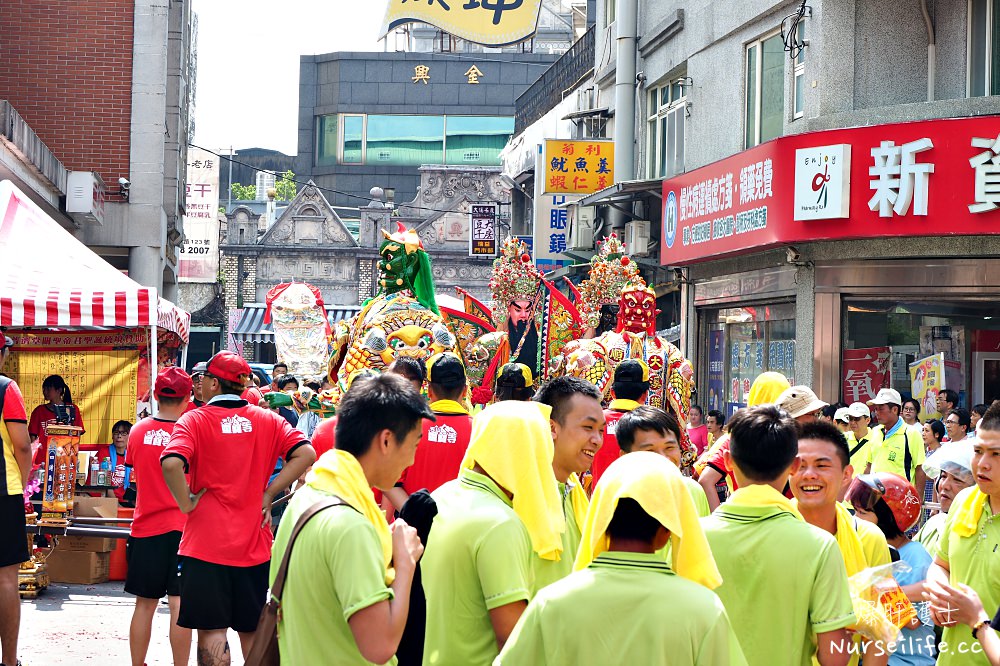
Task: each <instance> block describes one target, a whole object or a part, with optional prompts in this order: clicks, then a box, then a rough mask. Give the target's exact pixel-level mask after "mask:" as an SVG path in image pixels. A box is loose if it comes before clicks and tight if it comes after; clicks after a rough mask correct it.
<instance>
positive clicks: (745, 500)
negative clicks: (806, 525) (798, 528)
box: [726, 483, 805, 520]
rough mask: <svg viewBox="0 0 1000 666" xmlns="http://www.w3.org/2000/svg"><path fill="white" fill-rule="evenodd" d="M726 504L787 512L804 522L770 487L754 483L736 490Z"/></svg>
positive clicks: (782, 496)
mask: <svg viewBox="0 0 1000 666" xmlns="http://www.w3.org/2000/svg"><path fill="white" fill-rule="evenodd" d="M726 504H737V505H739V506H752V507H760V508H763V507H773V508H775V509H779V510H781V511H787V512H788V513H790V514H792V515H793V516H795V517H796V518H798V519H799V520H805V519H804V518H803V517H802V514H801V513H799V510H798V508H797V507H796V506H795V504H794V503H793V502H792V500H790V499H788V498H787V497H785V496H784V495H782V494H781V493H779V492H778V491H777V490H775V489H774V488H772V487H771V486H767V485H763V484H759V483H755V484H753V485H752V486H743V487H742V488H739V489H738V490H736V491H735V492H734V493H733V494H732V495H730V497H729V499H728V500H726Z"/></svg>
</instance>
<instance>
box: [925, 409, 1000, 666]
mask: <svg viewBox="0 0 1000 666" xmlns="http://www.w3.org/2000/svg"><path fill="white" fill-rule="evenodd" d="M976 434H977V439H976V440H975V441H974V442H973V453H972V471H973V474H974V475H975V480H976V484H975V485H974V486H972V487H969V488H966V489H965V490H963V491H961V492H960V493H959V494H958V496H957V497H955V499H954V501H953V502H952V504H951V509H950V510H949V511H948V517H947V518H945V521H944V527H943V528H942V529H941V537H940V539H939V545H938V551H937V553H936V555H935V557H934V564H932V565H931V568H930V569H929V570H928V572H927V585H928V586H931V587H932V586H934V584H935V583H945V584H950V585H951V586H952V587H955V588H957V587H958V586H959V584H962V585H968V586H969V587H971V588H972V589H973V590H975V591H976V593H977V594H978V595H979V598H980V599H981V600H982V602H983V608H985V609H987V612H990V613H992V612H994V610H995V609H996V608H997V607H998V606H1000V555H998V551H1000V518H998V516H1000V403H994V404H993V406H992V407H990V408H989V409H988V410H986V414H984V415H983V419H982V420H981V421H980V422H979V427H978V429H977V431H976ZM943 446H947V444H945V445H942V447H943ZM953 612H954V611H953V609H949V608H939V607H931V617H932V618H933V619H934V623H935V624H938V625H940V626H942V627H944V631H943V632H942V636H941V646H940V655H941V656H940V657H939V658H938V662H937V663H938V664H939V665H940V666H987V665H988V664H989V660H988V659H987V658H986V656H985V655H984V654H983V653H982V650H980V649H979V648H976V649H975V650H973V646H976V645H978V642H977V641H976V638H975V637H973V636H971V635H970V633H969V629H968V627H966V626H965V625H962V624H957V623H956V620H955V618H954V617H952V613H953Z"/></svg>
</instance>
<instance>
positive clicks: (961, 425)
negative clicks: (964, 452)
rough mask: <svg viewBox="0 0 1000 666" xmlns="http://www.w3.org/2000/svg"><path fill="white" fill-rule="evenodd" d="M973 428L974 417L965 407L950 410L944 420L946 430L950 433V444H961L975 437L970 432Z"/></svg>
mask: <svg viewBox="0 0 1000 666" xmlns="http://www.w3.org/2000/svg"><path fill="white" fill-rule="evenodd" d="M971 428H972V415H971V414H969V410H967V409H965V408H964V407H957V408H955V409H952V410H949V411H948V415H947V416H946V417H945V419H944V429H945V430H946V431H948V439H947V441H949V442H961V441H962V440H963V439H969V438H970V437H975V434H974V433H971V432H969V430H970V429H971Z"/></svg>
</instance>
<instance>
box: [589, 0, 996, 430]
mask: <svg viewBox="0 0 1000 666" xmlns="http://www.w3.org/2000/svg"><path fill="white" fill-rule="evenodd" d="M635 4H636V3H635V2H628V1H626V0H623V1H622V2H617V3H616V2H613V1H610V0H609V1H608V2H603V3H600V4H599V7H598V15H597V39H596V45H597V47H596V53H595V61H596V65H595V78H596V80H597V85H598V86H599V88H600V91H601V96H602V98H603V99H606V100H608V101H609V102H610V103H611V105H612V109H611V112H612V113H614V114H615V120H614V122H615V123H622V122H628V123H629V125H630V127H628V128H627V131H622V132H617V131H616V132H615V136H616V138H617V137H631V139H632V140H634V146H635V159H634V163H633V167H634V178H633V179H632V180H633V181H650V180H651V181H654V182H655V184H654V185H652V186H649V185H647V186H645V187H644V189H645V193H644V195H643V197H634V198H633V199H634V200H633V201H631V202H626V205H627V206H634V208H632V210H633V212H636V213H637V214H638V215H639V216H642V217H643V218H644V219H648V220H650V221H651V222H652V224H651V226H650V228H651V231H652V236H653V239H654V240H658V241H659V247H660V262H661V263H662V264H663V265H664V266H665V267H667V268H673V269H676V275H677V278H678V280H679V282H680V283H681V284H682V289H681V293H682V313H683V338H682V339H683V344H684V348H685V351H686V352H687V353H688V354H689V355H690V356H691V357H692V358H693V359H695V360H696V365H697V381H698V386H699V389H700V399H701V402H702V404H704V405H706V408H709V407H711V408H722V409H728V411H729V412H732V411H733V410H734V409H736V408H738V407H739V406H741V405H742V404H744V403H745V397H746V393H747V391H748V390H749V386H750V381H752V379H753V377H754V376H756V375H757V374H758V373H759V372H761V371H763V370H768V369H772V370H778V371H781V372H784V373H785V374H787V375H788V376H789V377H790V378H792V379H794V382H797V383H803V384H810V385H811V386H813V388H814V389H816V391H817V393H819V395H820V396H821V397H824V399H826V400H828V401H830V402H834V401H836V400H838V399H847V400H848V401H851V400H852V399H857V398H858V397H861V398H862V399H863V397H864V391H867V390H868V388H869V387H867V386H866V385H865V384H864V381H863V379H864V377H862V376H863V375H864V376H865V377H867V378H868V379H869V380H870V379H871V378H872V377H876V376H879V375H878V373H879V371H880V369H879V368H877V367H875V366H874V365H873V364H872V363H869V365H868V366H865V365H864V364H863V363H859V362H858V361H857V360H856V358H855V357H856V356H857V353H856V351H855V350H860V349H878V350H887V349H888V348H890V347H891V349H892V370H891V372H890V373H889V374H890V377H889V379H888V382H889V384H890V385H892V386H893V387H894V388H896V389H898V390H899V391H900V392H901V393H903V394H904V396H905V395H910V394H911V393H921V396H918V397H924V394H925V393H926V388H927V387H926V385H924V386H919V385H917V384H912V383H911V378H910V376H909V372H908V370H907V366H908V365H909V364H910V363H913V362H915V361H918V360H920V359H921V358H924V357H927V356H930V355H931V354H933V353H937V352H941V351H943V352H944V353H945V358H946V360H947V361H949V362H951V365H950V369H949V370H948V379H947V382H948V388H954V389H955V390H958V391H959V392H960V393H961V394H962V402H963V404H964V405H965V406H969V405H971V404H973V403H978V402H983V401H986V402H989V401H990V400H991V399H993V398H997V397H1000V383H998V382H997V381H996V377H997V376H1000V375H998V374H997V372H996V370H997V367H1000V366H994V365H993V364H995V363H1000V361H997V360H994V359H993V356H992V355H994V354H995V353H996V344H995V343H997V342H998V341H1000V330H998V329H1000V325H998V324H997V323H995V322H994V320H993V319H994V313H993V311H992V310H993V305H992V302H993V301H994V300H995V297H996V290H997V286H996V285H998V284H1000V280H998V275H1000V239H998V236H997V234H1000V210H997V202H998V193H997V192H996V190H995V186H994V185H993V183H994V182H995V180H994V179H995V178H996V176H995V175H994V172H995V171H996V170H997V169H996V167H995V164H996V162H995V161H994V159H995V156H996V151H994V150H993V145H994V142H995V141H996V140H997V137H998V134H1000V118H998V117H996V116H992V115H990V114H996V113H997V111H998V109H1000V107H998V105H997V98H996V97H995V96H992V95H995V94H996V93H997V92H1000V83H998V82H1000V72H997V71H995V69H996V68H995V63H996V54H997V49H998V48H1000V45H997V44H996V43H994V42H993V40H991V39H989V35H990V34H994V31H995V30H996V29H997V27H998V25H1000V11H998V10H1000V6H997V4H998V3H997V2H996V0H971V1H970V2H953V1H948V0H905V1H904V2H901V3H894V4H891V5H888V4H885V3H880V2H876V1H875V0H849V1H846V2H845V1H843V0H836V1H830V0H813V1H812V2H810V3H808V5H807V6H804V5H803V4H802V3H800V2H798V1H794V2H773V1H764V0H760V1H753V0H752V1H750V2H745V3H741V4H739V5H738V6H733V7H731V8H727V9H726V10H725V11H720V9H719V5H718V3H713V2H709V1H708V0H701V1H697V2H679V1H671V0H663V1H658V2H639V3H638V13H637V14H636V13H633V12H630V11H628V6H629V5H632V6H634V5H635ZM623 10H624V11H623ZM623 17H625V18H626V19H628V18H629V17H631V19H632V21H634V23H632V25H626V23H629V21H628V20H625V21H623V20H622V18H623ZM636 25H638V26H642V30H641V31H640V34H639V35H638V37H637V39H636V42H635V48H634V51H633V52H632V53H631V54H629V53H628V52H627V51H622V50H616V47H615V44H616V41H617V42H618V43H619V44H621V43H622V40H617V39H616V38H617V37H620V36H623V35H624V36H628V35H630V34H631V35H635V34H636V32H635V29H636ZM631 57H635V58H636V61H637V64H636V72H634V74H633V78H632V81H631V88H632V90H631V92H632V93H634V95H635V98H636V99H637V100H638V103H637V104H636V108H635V113H634V116H633V117H630V118H628V119H626V118H624V117H623V115H622V109H620V108H618V106H619V105H618V104H617V103H616V101H615V100H616V99H617V100H621V99H622V96H615V95H614V94H613V92H614V89H615V88H616V82H617V83H618V84H619V85H620V84H621V83H622V81H623V76H622V74H623V72H622V68H623V63H624V65H625V66H627V65H628V62H627V61H628V60H629V59H630V58H631ZM623 58H624V60H623ZM616 74H617V80H616ZM625 74H626V76H625V77H624V78H626V79H627V78H628V77H627V74H628V73H627V72H626V73H625ZM629 115H630V116H631V115H632V114H631V113H630V114H629ZM852 128H855V129H852ZM618 129H619V130H626V128H624V127H620V128H618ZM659 181H663V182H662V183H660V182H659ZM616 187H617V186H616ZM620 190H621V188H619V191H620ZM613 194H614V193H613V192H611V191H610V188H609V191H606V192H604V193H598V194H597V195H594V196H593V197H592V198H591V200H590V201H589V203H591V204H595V205H601V204H602V200H603V201H604V202H606V201H607V200H608V198H609V197H611V196H612V195H613ZM635 199H639V200H635ZM651 200H652V201H653V202H654V203H655V204H656V205H648V204H649V202H650V201H651ZM623 202H625V199H623V198H619V203H623ZM643 206H645V208H643ZM886 353H887V351H886ZM883 360H884V359H883ZM882 370H884V368H883V369H882ZM938 386H940V384H939V385H938ZM874 388H876V389H877V386H875V387H874ZM932 388H933V387H932ZM931 402H933V401H931ZM926 415H927V414H926V413H925V414H922V417H923V416H926ZM931 416H933V414H931Z"/></svg>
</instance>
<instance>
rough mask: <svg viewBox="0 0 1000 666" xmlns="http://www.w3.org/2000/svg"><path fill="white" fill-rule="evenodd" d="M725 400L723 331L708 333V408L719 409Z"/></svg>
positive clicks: (724, 346) (724, 344) (724, 343)
mask: <svg viewBox="0 0 1000 666" xmlns="http://www.w3.org/2000/svg"><path fill="white" fill-rule="evenodd" d="M725 402H726V342H725V332H724V331H709V333H708V400H707V403H706V407H707V409H708V410H712V409H719V410H721V409H722V408H723V406H724V403H725Z"/></svg>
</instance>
